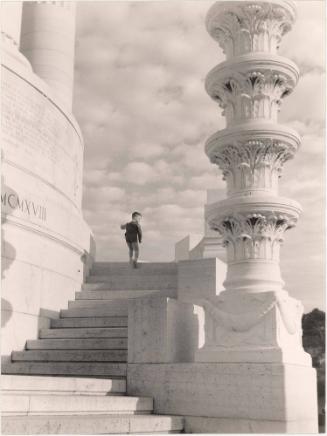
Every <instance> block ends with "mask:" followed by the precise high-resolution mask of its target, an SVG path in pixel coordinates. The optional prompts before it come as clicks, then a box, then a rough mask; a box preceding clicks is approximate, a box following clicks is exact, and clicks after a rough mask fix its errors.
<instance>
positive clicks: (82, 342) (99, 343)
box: [26, 338, 127, 350]
mask: <svg viewBox="0 0 327 436" xmlns="http://www.w3.org/2000/svg"><path fill="white" fill-rule="evenodd" d="M26 349H27V350H96V349H97V350H126V349H127V339H126V338H86V339H33V340H29V341H27V342H26Z"/></svg>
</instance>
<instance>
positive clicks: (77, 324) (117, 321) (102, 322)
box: [50, 316, 128, 329]
mask: <svg viewBox="0 0 327 436" xmlns="http://www.w3.org/2000/svg"><path fill="white" fill-rule="evenodd" d="M127 324H128V318H127V316H107V317H94V318H77V317H76V318H59V319H52V320H51V324H50V326H51V328H52V329H55V328H83V327H86V328H97V327H127Z"/></svg>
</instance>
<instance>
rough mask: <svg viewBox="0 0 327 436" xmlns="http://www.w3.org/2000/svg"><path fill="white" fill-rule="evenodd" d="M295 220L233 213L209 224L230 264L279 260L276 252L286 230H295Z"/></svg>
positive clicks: (273, 214)
mask: <svg viewBox="0 0 327 436" xmlns="http://www.w3.org/2000/svg"><path fill="white" fill-rule="evenodd" d="M296 221H297V217H296V216H294V215H292V214H280V213H276V212H265V213H254V212H251V213H248V214H241V213H234V214H231V215H229V216H225V217H222V218H220V219H216V220H213V221H211V222H210V223H209V224H210V226H211V228H212V229H213V230H216V231H218V232H219V233H220V234H221V236H222V238H223V245H224V246H225V247H227V256H228V260H229V261H230V262H232V261H237V260H248V259H265V260H275V261H278V260H279V248H280V245H281V244H282V243H283V241H284V233H285V231H286V230H288V229H291V228H292V227H294V226H295V224H296Z"/></svg>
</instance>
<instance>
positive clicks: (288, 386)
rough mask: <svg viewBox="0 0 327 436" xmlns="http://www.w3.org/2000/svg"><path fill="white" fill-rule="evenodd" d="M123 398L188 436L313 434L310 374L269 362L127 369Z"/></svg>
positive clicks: (310, 370)
mask: <svg viewBox="0 0 327 436" xmlns="http://www.w3.org/2000/svg"><path fill="white" fill-rule="evenodd" d="M127 382H128V394H129V395H140V394H142V395H145V396H147V395H151V396H152V397H153V398H154V400H155V401H154V404H155V413H161V414H174V415H182V416H185V417H186V426H187V427H186V432H191V433H192V432H194V433H200V432H201V433H250V432H251V433H285V432H288V433H294V432H295V433H317V432H318V412H317V392H316V371H315V370H314V369H313V368H311V367H308V366H300V365H290V364H274V363H269V364H268V363H266V364H263V363H228V364H227V363H179V364H144V363H143V364H129V365H128V375H127Z"/></svg>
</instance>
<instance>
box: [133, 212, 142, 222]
mask: <svg viewBox="0 0 327 436" xmlns="http://www.w3.org/2000/svg"><path fill="white" fill-rule="evenodd" d="M141 218H142V215H141V214H140V212H133V213H132V220H134V221H137V222H139V221H140V219H141Z"/></svg>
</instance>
